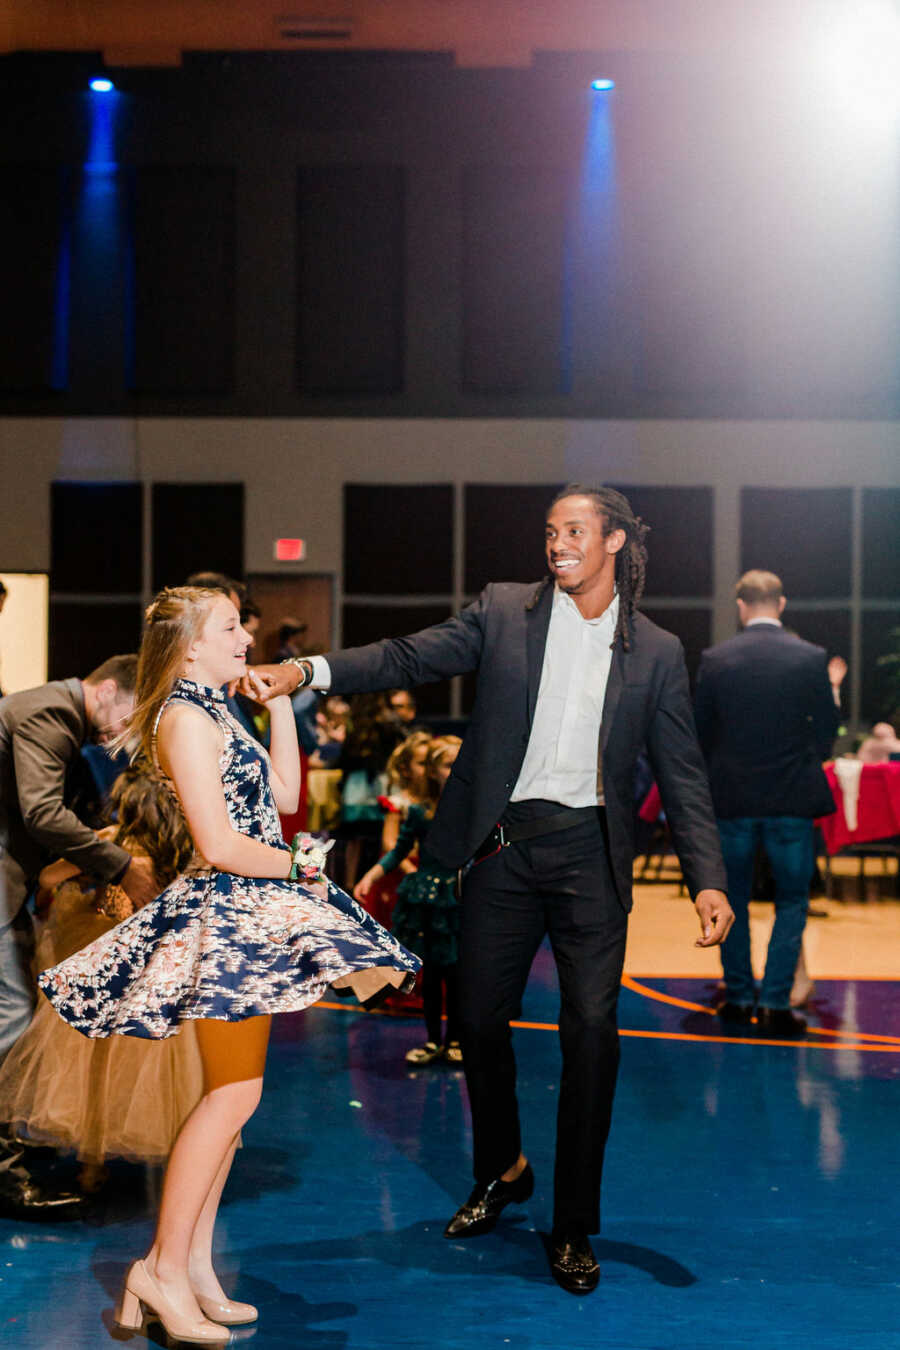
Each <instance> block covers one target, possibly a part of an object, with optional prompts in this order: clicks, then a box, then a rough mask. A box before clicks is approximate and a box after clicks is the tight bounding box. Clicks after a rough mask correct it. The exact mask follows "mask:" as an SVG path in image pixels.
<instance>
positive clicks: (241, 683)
mask: <svg viewBox="0 0 900 1350" xmlns="http://www.w3.org/2000/svg"><path fill="white" fill-rule="evenodd" d="M251 676H254V677H255V679H251ZM302 683H303V672H302V671H301V670H300V669H299V667H298V666H294V665H291V664H289V663H288V664H285V665H277V666H250V667H249V668H248V670H247V674H246V675H245V676H244V677H243V679H241V680H238V681H236V683H235V684H234V685H231V686H229V693H233V692H234V690H235V689H239V690H240V692H241V693H242V694H245V695H246V696H247V698H252V699H253V700H254V701H255V702H256V703H269V702H270V701H271V700H272V699H273V698H278V697H279V695H281V694H293V692H294V690H295V689H299V688H300V685H301V684H302Z"/></svg>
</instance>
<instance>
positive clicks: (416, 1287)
mask: <svg viewBox="0 0 900 1350" xmlns="http://www.w3.org/2000/svg"><path fill="white" fill-rule="evenodd" d="M895 991H896V985H894V984H891V983H890V982H888V981H879V980H859V981H856V980H846V981H833V982H828V981H819V982H818V984H817V988H816V998H815V1002H814V1005H813V1009H812V1010H811V1023H812V1024H814V1025H815V1026H816V1027H818V1028H819V1030H818V1031H816V1032H814V1033H813V1034H811V1035H810V1037H809V1039H808V1041H807V1042H806V1043H805V1044H799V1045H797V1044H778V1043H772V1042H762V1041H759V1040H758V1039H756V1038H755V1037H754V1036H753V1034H752V1032H750V1031H748V1030H747V1029H744V1028H741V1029H740V1032H739V1033H738V1034H736V1035H723V1034H722V1033H723V1025H722V1024H721V1023H720V1022H719V1021H718V1019H715V1018H714V1017H712V1016H710V1014H709V1012H708V1010H707V1009H708V1006H709V1004H710V1002H711V1000H712V996H713V992H714V989H713V985H712V984H711V983H710V982H709V981H707V980H702V979H690V980H687V979H679V980H671V979H668V980H667V979H661V978H656V979H647V980H638V981H627V982H626V987H625V988H624V989H623V992H622V999H621V1004H620V1024H621V1027H622V1030H623V1040H622V1051H623V1054H622V1069H621V1074H620V1078H619V1089H618V1095H617V1098H616V1107H615V1115H614V1120H613V1130H612V1136H611V1139H610V1146H609V1149H608V1153H607V1165H606V1182H605V1188H604V1213H605V1218H604V1229H603V1235H602V1237H601V1238H600V1239H598V1240H596V1242H595V1248H596V1251H597V1254H598V1257H599V1260H600V1264H601V1268H602V1279H601V1283H600V1288H599V1289H598V1290H597V1292H596V1293H595V1294H593V1295H591V1296H590V1297H589V1298H586V1299H583V1300H579V1299H576V1298H573V1297H572V1296H571V1295H569V1294H566V1293H564V1292H563V1291H562V1290H560V1289H559V1288H558V1287H557V1286H556V1285H555V1284H554V1283H553V1281H552V1280H551V1278H550V1275H549V1273H548V1269H547V1262H546V1258H545V1254H544V1248H543V1245H542V1244H543V1235H544V1233H545V1232H546V1229H547V1227H548V1223H549V1218H550V1203H551V1174H552V1160H553V1134H554V1116H555V1105H556V1103H555V1098H556V1092H557V1083H558V1077H559V1052H558V1046H557V1038H556V1034H555V1030H554V1028H553V1024H554V1023H555V1021H556V1013H557V994H556V984H555V977H554V972H553V966H552V961H551V959H550V958H549V954H548V953H547V952H546V950H543V949H542V951H541V952H540V953H539V956H538V959H537V962H536V964H535V969H534V973H533V975H532V980H531V983H530V985H529V990H528V994H527V998H526V1002H525V1006H524V1008H523V1014H522V1019H523V1023H524V1024H526V1025H523V1026H521V1027H520V1029H519V1030H517V1032H516V1043H517V1049H518V1059H519V1074H520V1079H519V1081H520V1100H521V1104H522V1114H523V1130H524V1139H525V1148H526V1151H527V1153H528V1155H529V1157H530V1159H531V1161H532V1163H533V1166H534V1170H535V1173H536V1177H537V1185H536V1190H535V1194H534V1196H533V1198H532V1200H531V1201H530V1202H529V1204H528V1205H527V1206H526V1207H524V1208H522V1209H518V1210H516V1209H508V1210H507V1211H506V1212H505V1215H504V1217H503V1218H502V1219H501V1222H500V1224H499V1226H498V1228H497V1229H496V1230H495V1231H494V1232H493V1233H491V1234H489V1235H486V1236H484V1237H481V1238H476V1239H472V1240H470V1241H469V1242H458V1243H455V1244H453V1243H449V1242H447V1241H446V1240H445V1239H444V1238H443V1237H442V1236H441V1230H442V1228H443V1225H444V1223H445V1222H446V1220H447V1219H448V1218H449V1216H450V1214H451V1213H452V1212H453V1210H454V1209H455V1208H456V1206H457V1205H458V1204H459V1203H461V1202H462V1200H464V1199H465V1197H466V1195H467V1194H468V1191H469V1189H470V1186H471V1181H470V1172H469V1146H468V1121H467V1113H466V1108H465V1088H464V1083H463V1077H462V1073H461V1072H460V1071H456V1070H453V1069H449V1068H446V1067H436V1066H432V1067H430V1068H428V1069H421V1070H418V1071H416V1072H410V1071H409V1069H408V1067H407V1065H406V1064H405V1063H404V1059H403V1055H404V1052H405V1051H406V1050H407V1049H408V1048H409V1047H410V1046H412V1045H414V1044H417V1043H420V1042H421V1040H422V1039H423V1038H422V1032H421V1024H420V1023H419V1022H418V1021H417V1020H415V1019H410V1018H406V1017H395V1016H391V1015H385V1014H372V1015H367V1014H364V1013H361V1012H353V1011H348V1010H345V1009H343V1008H340V1007H336V1008H333V1007H331V1006H326V1007H319V1008H316V1009H313V1010H311V1011H310V1012H307V1013H305V1014H303V1015H301V1016H292V1017H283V1018H281V1019H276V1022H275V1035H274V1041H273V1045H272V1049H271V1053H270V1058H269V1066H268V1073H267V1080H266V1090H265V1095H264V1098H263V1103H262V1106H261V1107H260V1109H259V1111H258V1113H257V1114H256V1116H255V1117H254V1118H253V1120H252V1121H251V1123H250V1125H249V1126H248V1128H247V1129H246V1131H245V1136H244V1139H245V1147H244V1149H243V1151H242V1152H241V1153H239V1155H238V1159H237V1162H236V1164H235V1168H234V1172H233V1174H232V1179H231V1181H230V1183H229V1187H228V1190H227V1191H226V1195H225V1202H224V1204H223V1208H222V1212H221V1217H220V1223H219V1229H218V1248H219V1253H220V1257H219V1266H220V1269H221V1272H222V1274H223V1282H224V1284H225V1286H226V1288H228V1289H229V1291H230V1292H232V1293H233V1294H234V1295H235V1296H236V1297H238V1298H241V1299H249V1300H252V1301H253V1302H254V1303H256V1304H258V1305H259V1308H260V1321H259V1324H258V1326H257V1327H255V1328H251V1329H245V1330H241V1331H240V1332H236V1333H235V1334H234V1336H233V1341H234V1342H235V1343H237V1342H238V1341H239V1340H240V1341H248V1340H252V1341H254V1343H255V1348H256V1350H288V1347H290V1350H293V1348H294V1347H298V1350H381V1347H393V1346H413V1347H428V1346H438V1347H443V1348H445V1350H472V1347H482V1346H483V1347H492V1350H493V1347H504V1346H509V1347H510V1348H511V1350H525V1348H527V1350H545V1348H546V1350H550V1348H551V1347H552V1350H557V1347H567V1348H568V1347H572V1350H582V1347H584V1350H588V1347H589V1348H590V1350H596V1347H598V1346H602V1347H613V1348H614V1350H670V1348H671V1350H675V1347H678V1348H679V1350H681V1347H688V1348H689V1350H707V1348H708V1350H738V1347H740V1350H743V1348H744V1347H747V1350H781V1348H782V1347H784V1348H785V1350H788V1347H789V1348H790V1350H800V1348H801V1347H803V1346H814V1347H816V1350H849V1348H850V1347H856V1346H857V1345H860V1344H861V1345H863V1346H865V1350H897V1347H898V1345H900V1330H898V1324H900V1277H898V1242H897V1219H898V1202H897V1190H898V1187H897V1129H896V1122H897V1096H898V1078H900V1011H898V1005H897V1000H896V993H895ZM115 1180H116V1188H115V1193H114V1194H113V1195H111V1196H108V1197H107V1198H106V1199H105V1200H103V1201H101V1202H100V1203H99V1204H98V1207H97V1211H96V1213H95V1214H94V1215H93V1217H92V1219H91V1220H90V1221H84V1222H76V1223H69V1224H58V1225H46V1224H41V1225H38V1224H34V1225H26V1224H15V1223H11V1222H6V1221H3V1220H0V1309H2V1312H0V1331H2V1335H0V1340H2V1343H3V1344H4V1345H9V1346H11V1347H13V1346H14V1347H17V1348H21V1350H51V1348H52V1350H57V1348H62V1347H65V1350H97V1347H102V1346H105V1345H109V1344H110V1342H111V1340H112V1338H113V1336H114V1335H115V1336H116V1337H118V1336H119V1335H121V1333H118V1332H116V1331H115V1330H114V1328H113V1324H112V1309H113V1304H114V1300H115V1295H116V1292H117V1290H118V1287H119V1284H120V1282H121V1279H122V1275H123V1272H124V1270H125V1267H126V1265H127V1263H128V1261H129V1260H130V1259H131V1258H132V1257H133V1256H135V1255H137V1254H141V1253H142V1252H143V1251H144V1249H145V1248H146V1247H147V1244H148V1239H149V1234H150V1215H151V1213H152V1208H153V1204H154V1202H155V1187H156V1185H157V1184H158V1178H156V1177H155V1175H154V1174H146V1173H144V1172H143V1171H142V1170H141V1169H137V1168H131V1167H128V1166H127V1165H125V1164H120V1165H119V1166H118V1167H117V1168H116V1169H115ZM148 1332H149V1338H150V1342H151V1343H152V1344H156V1343H159V1344H164V1343H165V1341H164V1337H163V1336H162V1333H161V1330H160V1329H159V1328H158V1326H156V1325H155V1324H151V1325H150V1327H149V1328H148ZM131 1343H132V1345H133V1346H135V1347H136V1350H140V1347H141V1346H142V1345H145V1344H146V1339H145V1337H144V1336H143V1335H137V1334H136V1335H134V1336H132V1337H131Z"/></svg>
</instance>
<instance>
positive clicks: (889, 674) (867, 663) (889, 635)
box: [860, 605, 900, 730]
mask: <svg viewBox="0 0 900 1350" xmlns="http://www.w3.org/2000/svg"><path fill="white" fill-rule="evenodd" d="M892 655H893V656H898V655H900V605H898V606H897V608H896V609H870V610H868V611H866V610H864V611H863V616H862V658H863V659H862V692H861V698H860V703H861V707H860V712H861V713H862V719H863V721H864V722H869V723H871V722H878V721H881V720H887V721H889V722H891V723H892V724H893V726H894V729H895V730H897V729H898V728H900V674H898V670H897V665H896V663H894V662H892V663H891V664H890V665H883V664H881V663H880V662H881V658H882V657H884V656H892Z"/></svg>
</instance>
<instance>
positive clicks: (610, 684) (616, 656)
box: [600, 642, 625, 754]
mask: <svg viewBox="0 0 900 1350" xmlns="http://www.w3.org/2000/svg"><path fill="white" fill-rule="evenodd" d="M624 684H625V652H624V649H623V647H622V644H621V642H617V643H616V645H615V647H614V648H613V654H612V661H611V662H610V665H609V679H608V680H607V682H606V696H605V698H604V700H603V718H602V721H601V723H600V753H601V754H602V753H603V751H604V750H605V748H606V742H607V741H608V740H609V733H610V729H611V728H612V724H613V722H614V720H615V716H616V709H617V708H618V706H619V699H620V698H621V697H622V687H623V685H624Z"/></svg>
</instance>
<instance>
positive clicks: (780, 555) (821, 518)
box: [735, 487, 852, 603]
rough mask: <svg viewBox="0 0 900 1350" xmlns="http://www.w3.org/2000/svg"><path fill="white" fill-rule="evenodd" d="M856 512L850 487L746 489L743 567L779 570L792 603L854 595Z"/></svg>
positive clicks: (742, 551)
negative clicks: (853, 528) (852, 554)
mask: <svg viewBox="0 0 900 1350" xmlns="http://www.w3.org/2000/svg"><path fill="white" fill-rule="evenodd" d="M851 512H852V496H851V490H850V488H756V487H753V488H750V487H746V488H742V489H741V571H742V572H746V571H748V570H749V569H750V568H763V569H764V570H765V571H767V572H777V574H778V576H780V577H781V580H782V583H783V585H784V590H785V594H786V596H787V598H788V603H790V601H791V600H792V599H795V600H799V599H801V598H805V599H810V600H813V599H821V600H828V599H831V598H832V597H834V598H835V599H838V598H840V599H844V598H847V597H849V595H850V526H851ZM735 580H737V578H735Z"/></svg>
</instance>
